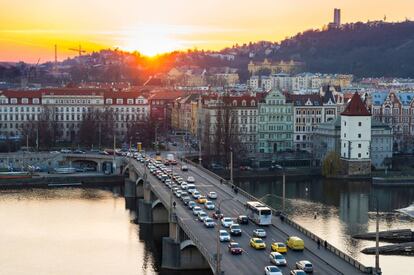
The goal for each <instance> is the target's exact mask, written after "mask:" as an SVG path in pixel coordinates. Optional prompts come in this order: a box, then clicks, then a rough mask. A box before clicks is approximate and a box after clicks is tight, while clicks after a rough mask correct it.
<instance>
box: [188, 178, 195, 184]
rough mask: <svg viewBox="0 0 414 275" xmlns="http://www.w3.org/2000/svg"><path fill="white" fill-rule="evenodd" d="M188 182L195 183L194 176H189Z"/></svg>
mask: <svg viewBox="0 0 414 275" xmlns="http://www.w3.org/2000/svg"><path fill="white" fill-rule="evenodd" d="M187 182H189V183H194V182H195V179H194V177H192V176H189V177H188V178H187Z"/></svg>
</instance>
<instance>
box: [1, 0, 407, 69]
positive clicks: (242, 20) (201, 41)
mask: <svg viewBox="0 0 414 275" xmlns="http://www.w3.org/2000/svg"><path fill="white" fill-rule="evenodd" d="M0 3H1V10H2V13H1V16H0V61H19V60H23V61H28V62H37V60H38V59H39V58H40V60H41V62H45V61H48V60H52V59H53V58H54V44H57V45H58V58H59V60H62V59H65V58H66V57H68V56H73V55H76V53H75V52H71V51H69V50H68V48H74V47H77V46H78V45H79V44H82V47H83V48H84V49H86V50H87V51H92V50H99V49H101V48H115V47H119V48H120V49H124V50H138V51H141V52H143V53H144V54H149V55H153V54H156V53H160V52H166V51H171V50H174V49H187V48H194V47H197V48H199V49H201V48H203V49H220V48H223V47H226V46H231V45H232V44H235V43H245V42H249V41H257V40H271V41H279V40H281V39H283V38H285V37H286V36H291V35H294V34H296V33H297V32H300V31H304V30H306V29H311V28H320V27H321V26H322V25H324V24H326V23H328V22H330V21H332V16H333V15H332V13H333V8H341V9H342V22H345V23H346V22H355V21H364V22H365V21H367V20H378V19H382V18H383V17H384V15H386V16H387V21H401V20H404V19H405V18H406V17H409V16H410V12H412V11H413V10H414V1H413V0H393V1H390V0H255V1H250V0H151V1H148V0H116V1H115V0H70V1H67V0H59V1H56V0H31V1H28V0H14V1H5V0H0ZM410 19H414V18H410Z"/></svg>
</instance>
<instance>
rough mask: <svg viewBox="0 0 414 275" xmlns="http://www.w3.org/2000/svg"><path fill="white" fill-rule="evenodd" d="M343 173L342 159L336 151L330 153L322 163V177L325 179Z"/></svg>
mask: <svg viewBox="0 0 414 275" xmlns="http://www.w3.org/2000/svg"><path fill="white" fill-rule="evenodd" d="M341 171H342V163H341V158H340V156H339V155H338V153H336V152H335V151H330V152H329V153H328V154H327V155H326V156H325V158H324V160H323V162H322V175H323V176H324V177H334V176H337V175H338V174H339V173H340V172H341Z"/></svg>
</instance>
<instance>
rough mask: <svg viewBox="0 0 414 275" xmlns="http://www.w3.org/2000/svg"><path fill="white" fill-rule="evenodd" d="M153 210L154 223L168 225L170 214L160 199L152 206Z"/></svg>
mask: <svg viewBox="0 0 414 275" xmlns="http://www.w3.org/2000/svg"><path fill="white" fill-rule="evenodd" d="M151 209H152V223H168V221H169V212H168V209H167V208H166V207H165V206H164V204H162V202H161V201H160V200H159V199H156V200H155V201H154V202H153V203H152V204H151Z"/></svg>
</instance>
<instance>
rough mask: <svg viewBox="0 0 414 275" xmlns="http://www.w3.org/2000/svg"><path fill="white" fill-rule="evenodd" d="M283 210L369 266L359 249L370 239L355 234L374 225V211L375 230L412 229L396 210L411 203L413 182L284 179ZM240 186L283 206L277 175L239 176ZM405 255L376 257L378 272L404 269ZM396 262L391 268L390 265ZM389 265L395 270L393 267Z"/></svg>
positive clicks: (411, 222)
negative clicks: (383, 183)
mask: <svg viewBox="0 0 414 275" xmlns="http://www.w3.org/2000/svg"><path fill="white" fill-rule="evenodd" d="M286 182H287V183H286V198H287V199H286V203H285V209H286V212H287V213H288V214H289V215H290V216H291V217H292V218H293V219H294V220H295V221H297V222H298V223H300V224H301V225H303V226H305V228H307V229H309V230H311V231H312V232H314V233H315V234H317V235H318V236H320V237H322V238H324V239H327V240H328V241H329V242H331V243H333V244H334V245H335V246H337V247H338V248H340V249H342V250H344V251H346V252H347V253H349V254H351V255H352V256H354V257H356V258H358V259H360V260H361V261H362V262H363V263H365V264H367V265H373V262H374V258H373V256H367V255H363V254H362V253H360V250H361V249H362V248H364V247H367V246H373V245H374V244H373V242H370V241H362V240H354V239H352V238H351V237H350V236H351V235H353V234H356V233H361V232H367V231H374V230H375V213H376V209H377V205H376V198H378V202H379V203H378V208H379V211H380V230H389V229H398V228H414V219H413V218H410V217H408V216H407V215H403V214H400V213H398V212H395V210H397V209H400V208H404V207H407V206H409V205H411V204H413V202H414V187H404V188H390V187H380V188H374V187H372V185H371V183H370V182H365V181H359V182H345V181H335V180H325V179H307V180H296V179H292V178H288V179H287V181H286ZM237 184H238V185H239V186H240V187H241V188H242V189H244V190H246V191H248V192H249V193H251V194H252V195H254V196H256V197H258V198H260V197H263V196H265V195H266V194H273V195H272V196H266V197H265V198H264V200H265V201H266V203H268V204H269V205H271V206H272V207H273V208H275V209H281V208H282V197H281V196H282V188H283V186H282V181H281V178H276V179H254V180H240V181H239V182H238V183H237ZM315 214H316V218H315ZM412 259H413V258H410V257H400V256H381V263H382V265H381V266H382V268H383V271H384V272H383V274H403V273H404V272H409V271H411V269H409V268H408V266H410V265H409V263H412V262H410V260H411V261H412ZM396 263H398V268H397V269H398V271H397V272H396V269H395V264H396ZM393 267H394V269H393Z"/></svg>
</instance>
